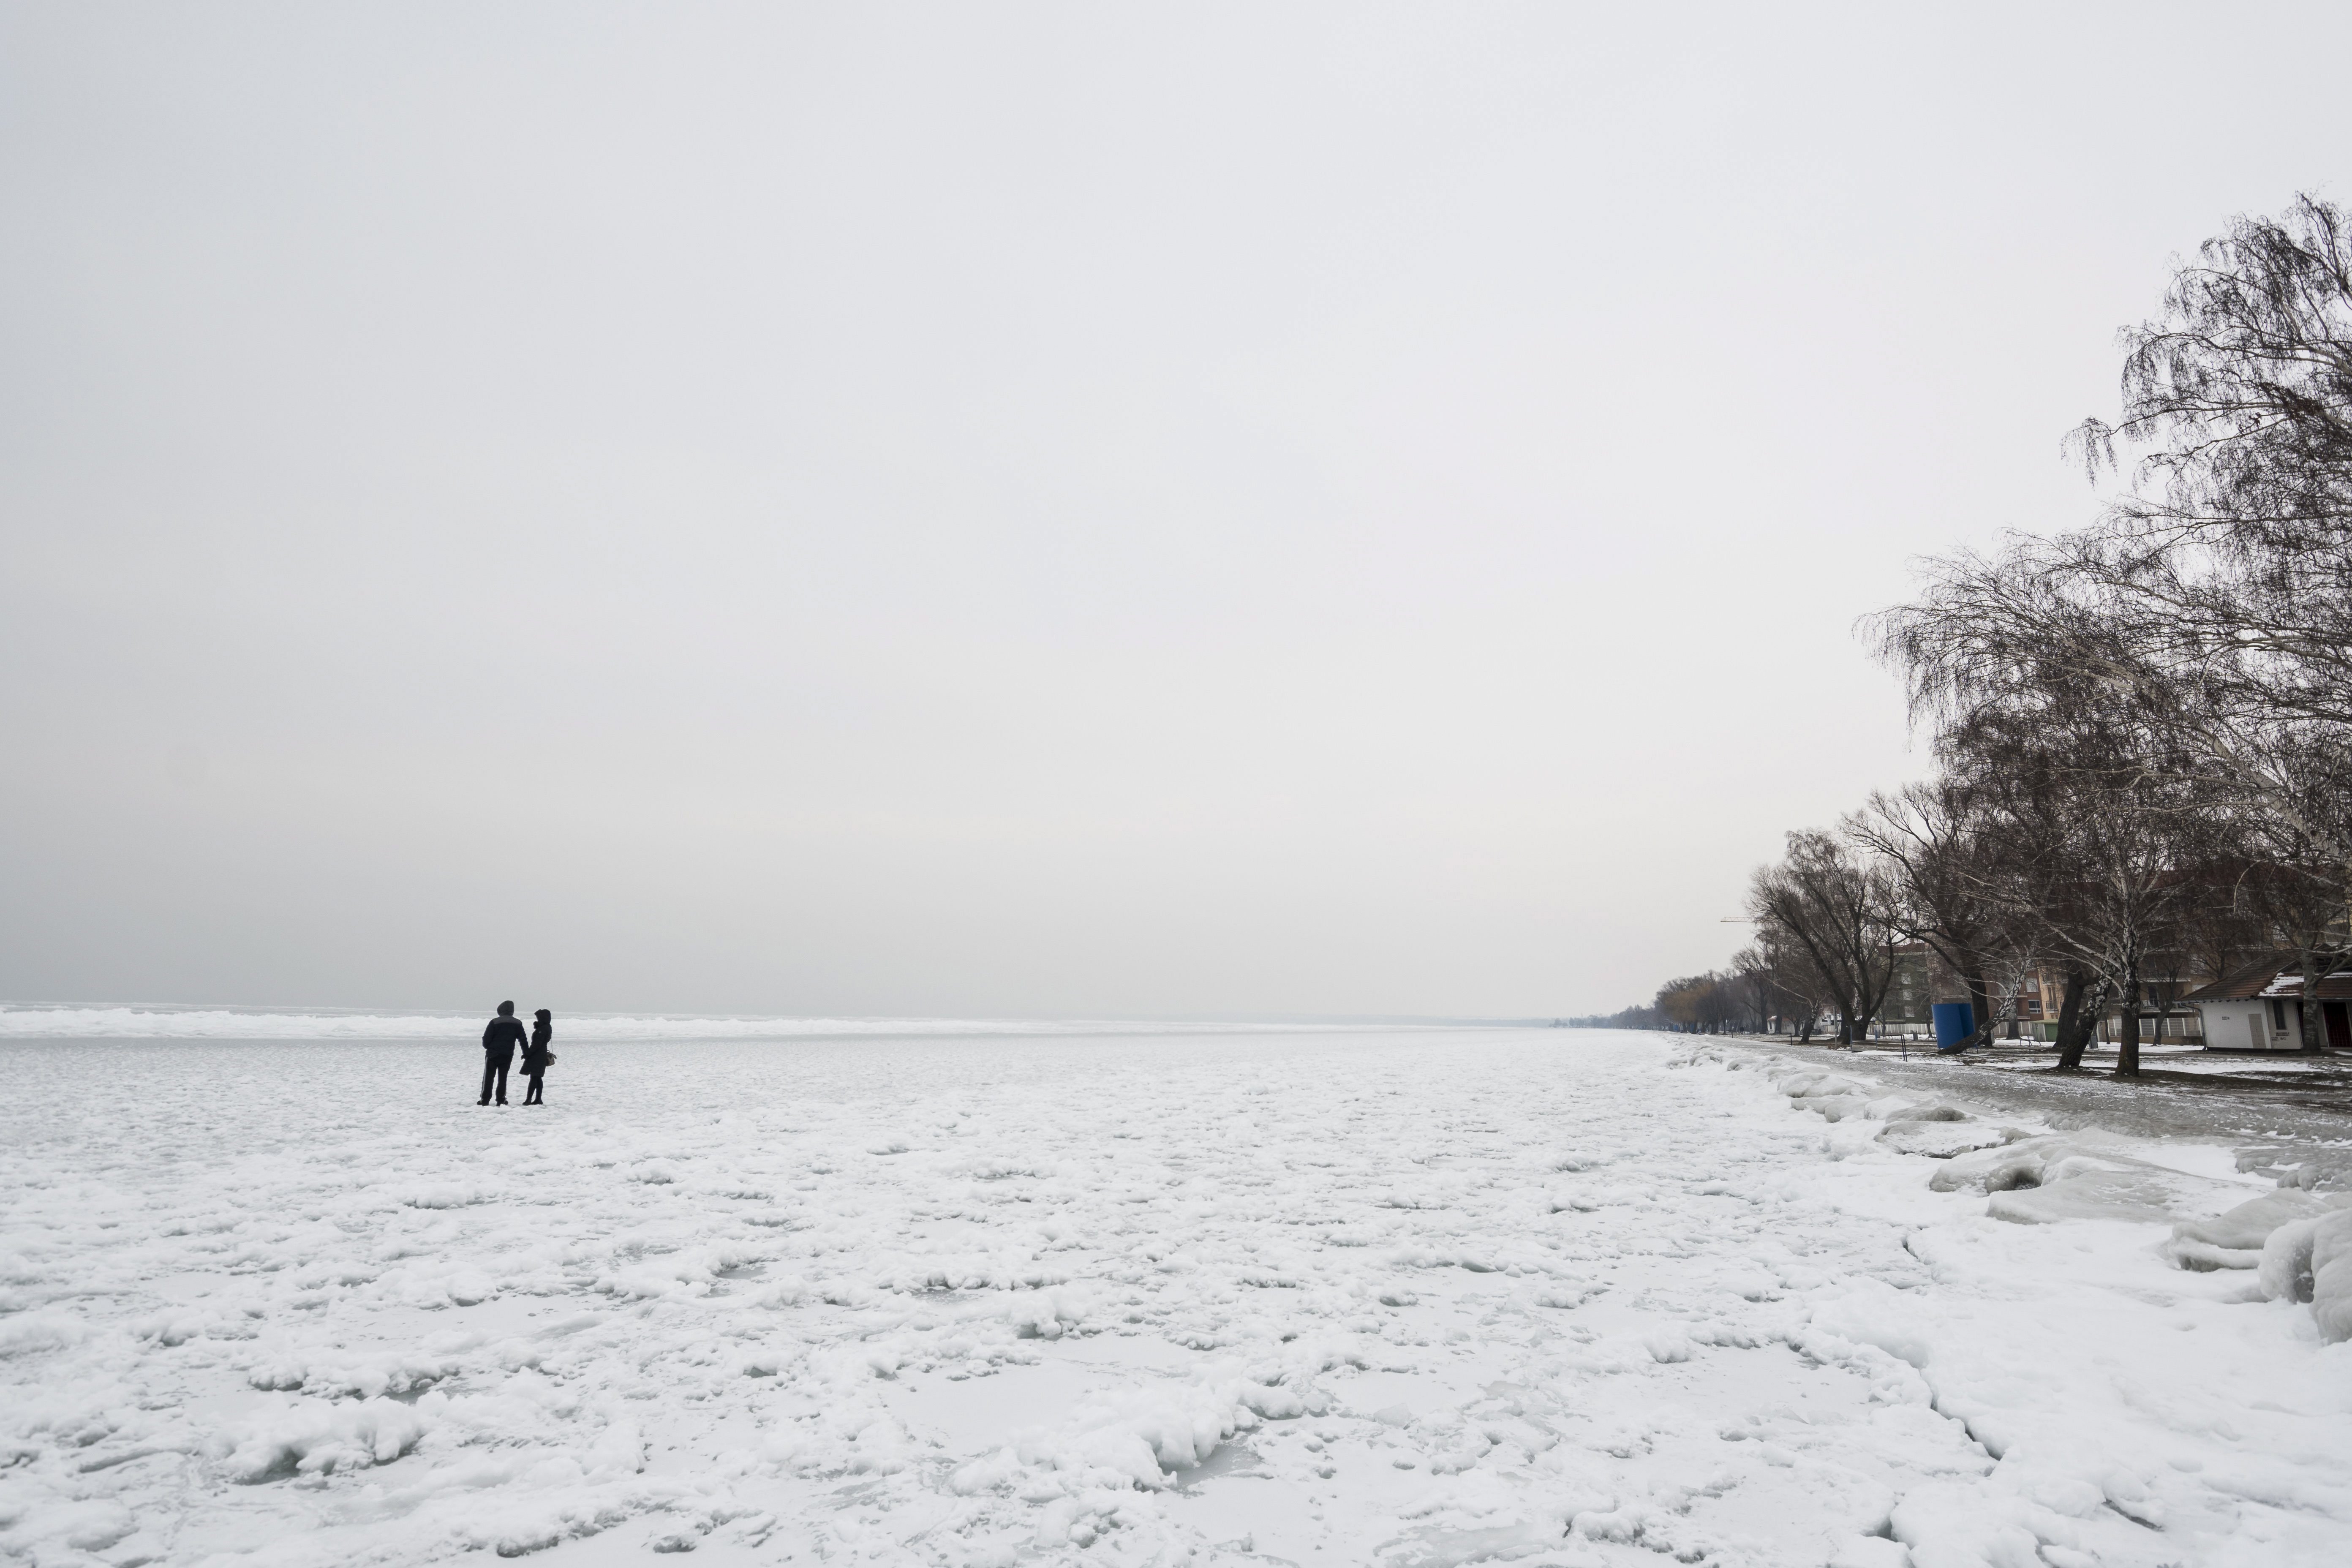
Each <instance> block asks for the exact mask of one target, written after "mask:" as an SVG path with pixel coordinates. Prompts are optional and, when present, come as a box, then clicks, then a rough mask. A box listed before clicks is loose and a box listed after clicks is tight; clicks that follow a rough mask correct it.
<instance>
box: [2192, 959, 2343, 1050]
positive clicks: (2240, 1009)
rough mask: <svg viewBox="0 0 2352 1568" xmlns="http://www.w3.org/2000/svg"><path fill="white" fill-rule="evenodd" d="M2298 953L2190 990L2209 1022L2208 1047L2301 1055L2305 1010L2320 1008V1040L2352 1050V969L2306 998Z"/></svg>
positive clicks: (2329, 978) (2323, 981)
mask: <svg viewBox="0 0 2352 1568" xmlns="http://www.w3.org/2000/svg"><path fill="white" fill-rule="evenodd" d="M2293 964H2294V957H2293V955H2291V954H2290V955H2288V956H2285V957H2284V958H2282V957H2277V956H2273V957H2271V958H2266V959H2264V960H2263V961H2262V962H2261V963H2252V964H2248V965H2247V966H2246V967H2244V968H2242V969H2239V970H2236V971H2233V972H2232V973H2228V974H2225V975H2223V976H2222V977H2221V979H2219V980H2216V981H2215V982H2213V984H2210V985H2204V986H2200V987H2199V988H2198V989H2196V990H2194V991H2192V992H2190V993H2189V995H2188V997H2187V1000H2188V1001H2189V1002H2192V1003H2194V1004H2195V1005H2196V1006H2197V1010H2198V1011H2199V1012H2200V1014H2202V1015H2203V1016H2204V1019H2205V1048H2206V1049H2208V1050H2217V1051H2299V1050H2301V1049H2303V1010H2304V1008H2305V1006H2306V1005H2310V1006H2315V1007H2317V1008H2318V1009H2319V1038H2320V1041H2321V1043H2322V1044H2323V1045H2325V1046H2326V1047H2327V1048H2329V1049H2331V1050H2338V1051H2344V1050H2352V1016H2347V1015H2352V970H2347V969H2339V970H2337V971H2336V973H2333V974H2329V975H2326V976H2324V977H2323V978H2322V979H2321V980H2320V982H2319V984H2317V985H2315V986H2313V987H2312V988H2311V989H2312V991H2313V993H2314V994H2312V995H2310V996H2308V997H2306V996H2305V994H2304V984H2303V976H2302V975H2300V974H2297V973H2294V969H2293V967H2292V966H2293Z"/></svg>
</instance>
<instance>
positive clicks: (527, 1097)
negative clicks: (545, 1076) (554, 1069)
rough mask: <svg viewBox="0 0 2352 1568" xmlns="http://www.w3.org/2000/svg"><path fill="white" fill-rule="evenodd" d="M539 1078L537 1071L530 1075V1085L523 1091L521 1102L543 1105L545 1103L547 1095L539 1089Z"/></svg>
mask: <svg viewBox="0 0 2352 1568" xmlns="http://www.w3.org/2000/svg"><path fill="white" fill-rule="evenodd" d="M539 1078H540V1075H539V1074H537V1073H533V1074H531V1075H530V1088H529V1089H525V1090H524V1091H523V1097H522V1102H523V1103H524V1104H525V1105H545V1104H546V1103H547V1097H546V1096H545V1095H543V1094H541V1092H540V1091H539Z"/></svg>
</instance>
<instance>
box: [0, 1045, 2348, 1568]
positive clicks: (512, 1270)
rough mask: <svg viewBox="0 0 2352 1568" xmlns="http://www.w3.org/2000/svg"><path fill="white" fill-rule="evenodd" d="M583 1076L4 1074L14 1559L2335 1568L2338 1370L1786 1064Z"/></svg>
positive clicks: (4, 1323)
mask: <svg viewBox="0 0 2352 1568" xmlns="http://www.w3.org/2000/svg"><path fill="white" fill-rule="evenodd" d="M559 1043H560V1044H561V1046H562V1059H561V1061H560V1062H559V1064H558V1065H557V1068H556V1069H555V1071H554V1072H553V1073H551V1075H550V1078H549V1080H548V1082H549V1088H548V1099H549V1104H548V1105H547V1106H545V1107H544V1108H525V1107H522V1106H520V1105H517V1106H512V1107H508V1108H505V1109H499V1108H495V1107H493V1108H488V1109H484V1108H478V1107H477V1106H476V1105H475V1104H474V1103H473V1094H474V1089H475V1078H476V1074H477V1072H478V1058H479V1050H478V1047H475V1046H473V1045H471V1044H470V1043H469V1042H467V1041H466V1040H464V1039H462V1038H461V1039H458V1040H455V1041H448V1040H408V1041H385V1042H376V1043H370V1042H367V1041H363V1040H355V1039H350V1038H343V1039H333V1040H311V1041H304V1040H295V1039H287V1038H270V1039H263V1040H244V1041H240V1040H235V1039H228V1038H197V1039H188V1038H181V1039H139V1038H127V1039H126V1038H113V1039H82V1040H37V1039H21V1040H16V1041H13V1042H7V1043H0V1074H5V1079H0V1081H5V1084H6V1087H7V1092H6V1095H5V1100H0V1183H5V1187H0V1198H5V1218H0V1226H5V1228H4V1229H0V1552H7V1553H10V1554H13V1555H16V1556H19V1557H23V1558H26V1559H28V1560H30V1561H31V1562H33V1563H39V1564H50V1563H87V1562H93V1561H96V1562H104V1563H110V1564H113V1565H115V1568H132V1565H134V1564H138V1563H175V1564H176V1563H191V1564H193V1563H222V1564H227V1563H252V1564H257V1565H259V1564H271V1565H278V1564H284V1565H289V1568H290V1565H295V1564H313V1563H316V1564H330V1563H333V1564H342V1563H413V1562H425V1561H432V1560H436V1559H440V1558H444V1557H448V1556H451V1555H455V1554H457V1553H461V1552H469V1551H484V1552H488V1551H495V1552H500V1553H505V1554H509V1555H514V1554H522V1553H532V1554H535V1555H534V1561H535V1562H536V1563H544V1564H546V1565H548V1568H571V1565H586V1564H591V1563H597V1564H602V1563H623V1562H640V1561H645V1560H646V1559H645V1557H644V1554H645V1553H646V1552H677V1551H682V1550H694V1551H698V1552H700V1553H702V1554H703V1555H702V1556H700V1557H698V1559H697V1561H698V1562H702V1563H710V1562H726V1563H734V1562H744V1563H820V1562H824V1563H910V1564H911V1563H925V1564H932V1563H940V1564H973V1563H997V1564H1010V1563H1132V1564H1150V1563H1157V1564H1176V1563H1284V1562H1286V1563H1308V1564H1330V1565H1334V1568H1338V1565H1343V1564H1387V1565H1392V1568H1454V1565H1456V1564H1463V1563H1479V1562H1486V1561H1497V1562H1502V1561H1508V1562H1517V1563H1533V1564H1570V1563H1576V1564H1593V1563H1623V1564H1633V1563H1640V1564H1654V1563H1659V1562H1661V1561H1677V1562H1685V1563H1700V1562H1704V1563H1718V1564H1725V1565H1737V1564H1790V1565H1792V1568H1820V1565H1822V1564H1825V1563H1837V1564H1848V1565H1853V1564H1866V1565H1874V1568H1894V1565H1898V1564H1903V1563H1911V1564H1914V1565H1915V1568H1956V1565H1960V1564H1976V1563H1988V1564H1997V1565H1999V1568H2019V1565H2022V1564H2029V1563H2048V1564H2050V1565H2052V1568H2079V1565H2082V1564H2090V1563H2109V1564H2145V1565H2148V1568H2153V1565H2155V1564H2159V1563H2174V1564H2203V1563H2215V1564H2222V1563H2228V1564H2241V1563H2242V1564H2247V1565H2250V1568H2251V1565H2254V1564H2262V1565H2265V1568H2279V1565H2286V1564H2303V1563H2309V1564H2340V1563H2344V1562H2346V1561H2347V1560H2352V1344H2336V1345H2326V1344H2323V1343H2322V1342H2320V1340H2319V1337H2318V1334H2317V1332H2316V1331H2315V1327H2314V1323H2313V1319H2312V1310H2311V1309H2310V1308H2308V1307H2302V1306H2295V1305H2293V1304H2290V1303H2288V1302H2285V1301H2265V1300H2261V1299H2259V1295H2258V1293H2257V1292H2256V1291H2254V1290H2253V1289H2252V1288H2251V1284H2250V1276H2249V1275H2248V1274H2247V1273H2246V1272H2245V1271H2243V1270H2242V1269H2221V1270H2218V1271H2214V1272H2201V1273H2200V1272H2189V1271H2184V1270H2182V1269H2180V1268H2175V1267H2173V1266H2172V1264H2171V1263H2169V1262H2168V1260H2167V1258H2166V1257H2165V1256H2163V1255H2162V1253H2161V1251H2160V1247H2159V1243H2161V1242H2162V1241H2163V1240H2164V1239H2165V1238H2166V1237H2168V1235H2169V1230H2168V1225H2167V1224H2166V1223H2165V1222H2166V1219H2167V1218H2168V1215H2162V1214H2153V1213H2151V1214H2142V1215H2135V1216H2134V1217H2127V1218H2067V1217H2064V1216H2063V1215H2060V1216H2059V1217H2057V1218H2055V1219H2054V1220H2053V1223H2046V1224H2021V1223H2010V1222H2007V1221H2004V1220H2002V1219H2000V1218H1995V1217H1992V1215H1990V1214H1989V1213H1988V1207H1989V1202H1988V1198H1987V1195H1986V1194H1984V1193H1982V1192H1973V1191H1954V1192H1938V1191H1934V1190H1931V1188H1930V1186H1929V1178H1930V1176H1931V1175H1932V1174H1933V1173H1935V1172H1936V1171H1937V1170H1938V1169H1948V1168H1951V1167H1950V1166H1949V1165H1948V1164H1947V1163H1943V1162H1938V1161H1937V1160H1934V1159H1930V1158H1927V1157H1925V1156H1924V1155H1922V1154H1918V1153H1906V1152H1899V1151H1898V1148H1897V1147H1896V1146H1895V1145H1894V1144H1890V1142H1888V1141H1887V1140H1886V1138H1885V1136H1883V1134H1885V1133H1887V1132H1888V1131H1889V1124H1888V1123H1887V1122H1885V1121H1880V1120H1874V1117H1873V1115H1872V1114H1870V1113H1869V1112H1868V1108H1867V1107H1865V1106H1864V1105H1862V1104H1861V1103H1860V1102H1859V1101H1858V1100H1855V1099H1854V1097H1853V1096H1851V1095H1849V1096H1847V1097H1846V1098H1845V1100H1843V1101H1842V1102H1841V1103H1843V1107H1844V1113H1843V1115H1842V1116H1841V1119H1840V1120H1837V1121H1829V1120H1825V1116H1824V1114H1822V1113H1819V1112H1817V1110H1812V1109H1807V1108H1806V1102H1803V1101H1794V1100H1791V1099H1790V1096H1789V1094H1788V1093H1786V1092H1783V1088H1784V1087H1785V1086H1780V1087H1776V1085H1775V1083H1774V1082H1773V1080H1772V1079H1771V1078H1770V1077H1769V1076H1768V1073H1767V1071H1766V1070H1764V1069H1765V1068H1768V1067H1783V1064H1782V1063H1781V1062H1780V1058H1778V1057H1775V1056H1772V1055H1770V1054H1769V1053H1764V1052H1745V1053H1743V1052H1742V1051H1741V1050H1739V1049H1738V1048H1737V1047H1715V1048H1705V1049H1700V1050H1696V1051H1694V1050H1691V1049H1688V1048H1685V1047H1682V1046H1680V1045H1678V1044H1677V1043H1675V1042H1674V1041H1672V1040H1669V1039H1666V1038H1664V1037H1655V1036H1643V1035H1612V1034H1597V1033H1589V1032H1584V1031H1550V1030H1444V1031H1437V1030H1428V1031H1370V1032H1361V1033H1351V1032H1346V1031H1333V1030H1321V1031H1311V1032H1308V1031H1286V1032H1273V1033H1249V1032H1244V1031H1239V1030H1232V1029H1225V1030H1218V1031H1213V1032H1204V1033H1203V1032H1196V1033H1191V1034H1170V1033H1159V1034H1154V1033H1135V1034H1128V1035H1123V1036H1106V1037H1080V1036H1065V1037H959V1036H957V1035H955V1034H953V1033H951V1032H950V1033H942V1034H940V1035H936V1036H934V1037H928V1038H919V1037H894V1038H866V1039H807V1038H803V1039H797V1040H758V1039H736V1040H718V1041H713V1040H702V1041H690V1040H670V1041H664V1042H659V1043H653V1044H646V1043H623V1042H621V1041H618V1040H614V1041H600V1040H596V1039H593V1038H584V1037H576V1036H572V1035H567V1036H565V1037H563V1039H562V1041H560V1042H559ZM1783 1070H1784V1071H1785V1068H1784V1067H1783ZM1927 1131H1928V1132H1929V1133H1936V1134H1937V1135H1939V1136H1940V1135H1942V1134H1941V1133H1937V1129H1936V1128H1934V1127H1928V1128H1927ZM1945 1131H1949V1129H1946V1130H1945ZM1898 1142H1899V1141H1898ZM2132 1149H2133V1151H2134V1152H2135V1156H2136V1157H2137V1158H2141V1159H2144V1161H2145V1162H2146V1163H2147V1165H2148V1166H2150V1167H2152V1168H2156V1169H2158V1173H2159V1174H2162V1175H2163V1180H2162V1181H2161V1182H2158V1183H2157V1184H2156V1185H2157V1186H2158V1187H2160V1188H2161V1189H2162V1196H2161V1202H2162V1203H2164V1204H2166V1205H2170V1210H2171V1213H2170V1215H2169V1217H2175V1218H2177V1217H2179V1216H2180V1215H2189V1216H2191V1217H2193V1216H2194V1215H2199V1214H2214V1213H2219V1212H2220V1211H2221V1210H2222V1209H2225V1208H2228V1207H2230V1206H2231V1205H2234V1204H2236V1203H2238V1202H2240V1201H2242V1200H2243V1199H2246V1198H2249V1197H2252V1196H2255V1195H2258V1194H2261V1193H2263V1192H2264V1191H2267V1190H2270V1188H2271V1185H2272V1184H2271V1181H2270V1180H2269V1179H2267V1178H2261V1177H2255V1176H2249V1175H2242V1174H2240V1173H2238V1172H2237V1171H2236V1170H2235V1168H2234V1163H2233V1162H2232V1161H2231V1158H2230V1156H2229V1154H2228V1152H2227V1151H2226V1150H2224V1149H2222V1148H2220V1147H2218V1146H2212V1147H2208V1146H2201V1145H2199V1144H2196V1143H2193V1142H2157V1141H2141V1142H2137V1143H2135V1144H2133V1145H2132ZM2147 1186H2148V1184H2147V1182H2145V1181H2142V1182H2141V1187H2142V1188H2144V1189H2145V1188H2147ZM2149 1190H2153V1189H2149Z"/></svg>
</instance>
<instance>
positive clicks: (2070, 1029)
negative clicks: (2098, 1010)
mask: <svg viewBox="0 0 2352 1568" xmlns="http://www.w3.org/2000/svg"><path fill="white" fill-rule="evenodd" d="M2083 988H2084V987H2083V972H2082V971H2081V970H2080V969H2074V968H2069V969H2068V970H2067V971H2066V990H2065V993H2064V994H2063V997H2062V999H2061V1000H2060V1001H2059V1004H2058V1041H2057V1044H2058V1068H2059V1070H2060V1071H2062V1072H2074V1071H2075V1070H2076V1069H2077V1068H2080V1067H2082V1065H2083V1047H2084V1045H2085V1044H2086V1043H2088V1039H2089V1036H2090V1031H2089V1030H2088V1029H2086V1028H2084V1026H2083Z"/></svg>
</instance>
